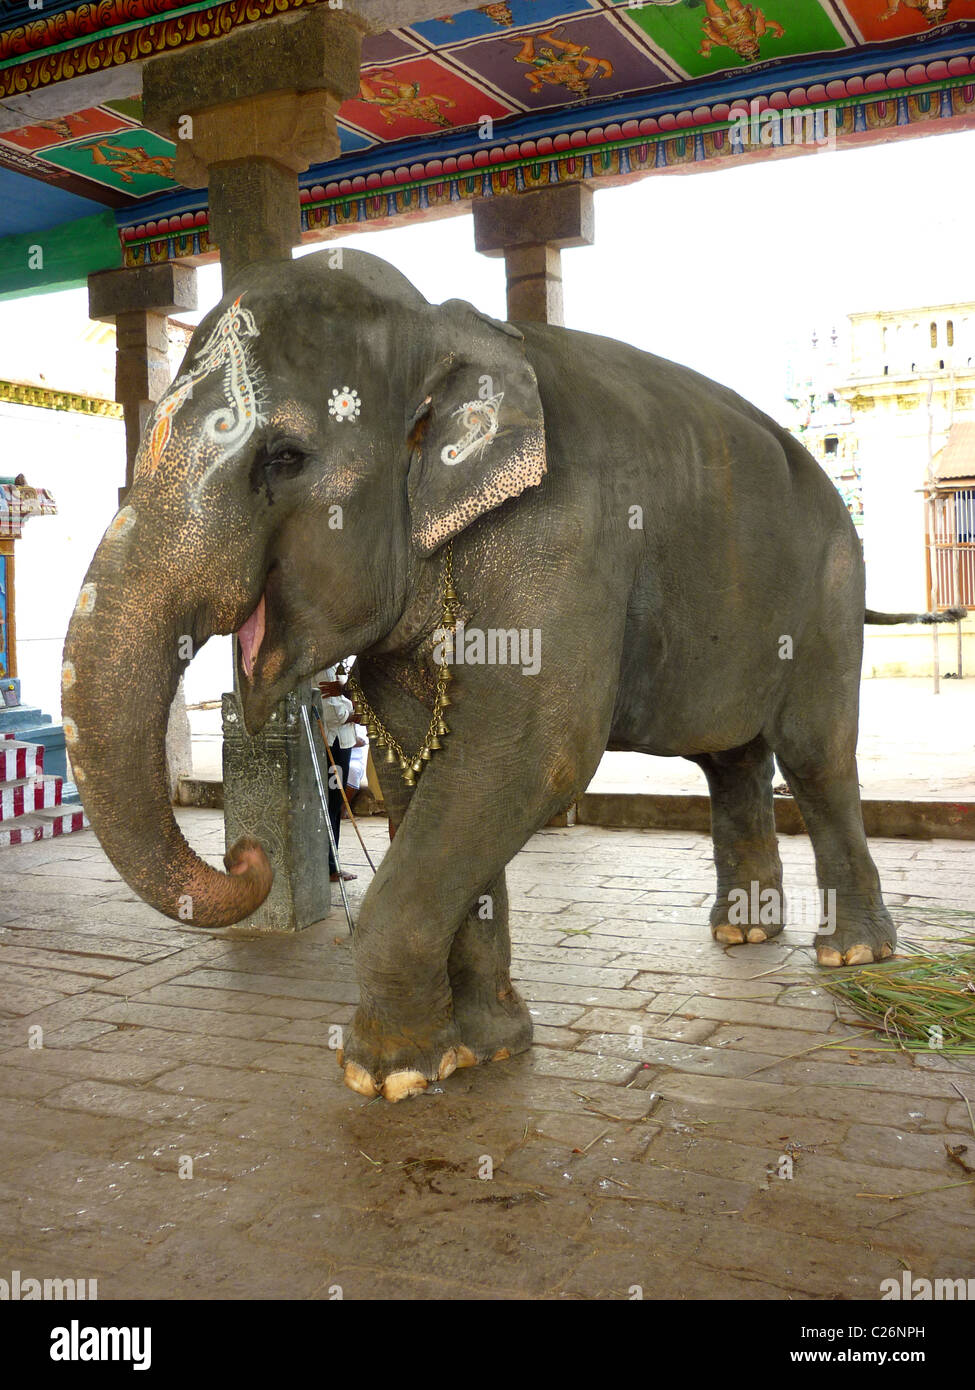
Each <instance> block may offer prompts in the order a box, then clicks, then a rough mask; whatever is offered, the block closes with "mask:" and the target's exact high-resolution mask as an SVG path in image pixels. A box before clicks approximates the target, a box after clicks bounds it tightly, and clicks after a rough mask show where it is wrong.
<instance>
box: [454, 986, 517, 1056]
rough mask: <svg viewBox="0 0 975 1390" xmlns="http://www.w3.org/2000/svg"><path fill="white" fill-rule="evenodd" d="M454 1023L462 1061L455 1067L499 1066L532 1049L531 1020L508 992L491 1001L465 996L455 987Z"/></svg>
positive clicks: (485, 998) (489, 999)
mask: <svg viewBox="0 0 975 1390" xmlns="http://www.w3.org/2000/svg"><path fill="white" fill-rule="evenodd" d="M453 993H454V1023H455V1024H456V1027H457V1035H458V1037H460V1038H463V1040H464V1044H463V1047H462V1048H461V1049H460V1051H461V1052H463V1054H464V1060H463V1061H461V1060H458V1063H457V1065H458V1066H467V1067H473V1066H477V1065H478V1064H479V1063H481V1062H503V1061H505V1060H506V1059H507V1058H509V1057H514V1056H515V1055H516V1054H517V1053H519V1052H526V1051H527V1050H528V1048H530V1047H531V1045H532V1019H531V1014H530V1013H529V1012H528V1005H527V1004H526V1003H525V1001H524V1000H523V999H522V998H521V996H520V994H518V992H517V991H516V990H514V989H512V988H510V987H509V988H508V989H507V990H504V991H501V992H499V993H498V994H496V995H494V996H493V997H485V996H484V995H483V994H480V993H474V992H472V993H470V994H466V993H465V992H464V990H463V988H462V987H458V986H457V985H456V984H455V985H454V987H453Z"/></svg>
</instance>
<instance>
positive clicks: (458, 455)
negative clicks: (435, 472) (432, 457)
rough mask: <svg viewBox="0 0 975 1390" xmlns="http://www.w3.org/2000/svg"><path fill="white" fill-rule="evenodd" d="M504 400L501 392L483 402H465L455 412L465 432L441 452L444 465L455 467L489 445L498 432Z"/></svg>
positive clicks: (454, 415) (454, 416) (455, 417)
mask: <svg viewBox="0 0 975 1390" xmlns="http://www.w3.org/2000/svg"><path fill="white" fill-rule="evenodd" d="M503 400H504V392H503V391H499V392H498V393H497V395H494V396H489V397H488V398H487V400H483V401H465V402H464V404H463V405H462V406H460V408H459V409H457V410H455V411H454V414H453V418H454V419H455V420H457V419H459V420H460V427H461V429H462V430H463V431H464V433H463V434H462V435H461V437H460V439H458V440H457V442H456V443H454V444H446V445H445V446H444V447H443V448H442V449H441V450H440V460H441V462H442V463H446V464H449V465H450V466H451V467H453V466H454V465H455V464H458V463H461V462H463V460H464V459H466V458H470V456H471V454H478V453H480V452H481V450H482V449H483V448H484V447H485V446H486V445H488V444H490V442H491V440H492V439H493V438H494V436H495V435H496V434H497V432H498V412H499V410H500V409H501V402H502V401H503Z"/></svg>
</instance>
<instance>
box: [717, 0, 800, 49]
mask: <svg viewBox="0 0 975 1390" xmlns="http://www.w3.org/2000/svg"><path fill="white" fill-rule="evenodd" d="M704 8H705V10H706V11H707V18H706V19H705V20H704V38H703V39H702V41H701V48H700V52H701V54H702V55H703V56H704V57H705V58H706V57H707V56H708V54H709V53H710V52H711V50H712V48H730V49H732V50H733V51H734V52H735V53H737V54H738V57H739V58H744V59H745V61H746V62H747V63H754V62H755V60H756V59H757V58H760V57H761V56H762V54H761V49H760V47H759V40H760V39H762V38H764V37H765V35H766V34H774V35H775V37H776V38H777V39H781V38H782V36H783V34H784V33H785V30H784V29H783V28H782V25H781V24H779V23H778V21H777V20H774V19H766V18H765V15H764V13H763V12H762V11H761V10H760V9H759V8H758V6H757V5H746V4H744V3H743V0H704Z"/></svg>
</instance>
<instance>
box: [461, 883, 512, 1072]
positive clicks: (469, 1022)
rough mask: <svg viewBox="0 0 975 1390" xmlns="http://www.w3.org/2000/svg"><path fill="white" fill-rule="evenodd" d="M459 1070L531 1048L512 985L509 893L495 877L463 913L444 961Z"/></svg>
mask: <svg viewBox="0 0 975 1390" xmlns="http://www.w3.org/2000/svg"><path fill="white" fill-rule="evenodd" d="M447 970H448V974H449V976H450V987H451V992H452V994H453V1002H454V1021H455V1023H456V1025H457V1032H458V1035H459V1037H460V1039H461V1045H460V1048H459V1050H458V1063H457V1064H458V1066H473V1065H474V1064H475V1063H477V1062H500V1061H503V1060H504V1059H505V1058H507V1057H513V1056H514V1055H515V1053H517V1052H524V1051H525V1050H526V1049H527V1048H529V1047H531V1041H532V1021H531V1015H530V1014H529V1012H528V1005H527V1004H526V1003H525V1001H524V1000H523V999H522V998H521V996H520V994H519V993H518V991H517V990H516V989H515V987H514V985H513V984H512V983H511V937H510V935H509V932H508V889H507V886H506V884H505V879H504V874H503V873H501V874H499V875H498V876H497V878H496V879H495V880H494V882H493V883H491V884H490V885H489V886H488V888H487V890H486V891H485V892H484V893H481V894H479V895H478V898H477V901H476V903H475V904H474V906H473V907H472V908H471V910H470V912H469V913H468V914H467V917H466V919H465V920H464V922H463V923H462V925H461V927H460V929H459V931H458V932H457V935H456V936H455V937H454V940H453V945H452V946H451V948H450V958H449V960H448V962H447Z"/></svg>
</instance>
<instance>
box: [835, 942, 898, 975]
mask: <svg viewBox="0 0 975 1390" xmlns="http://www.w3.org/2000/svg"><path fill="white" fill-rule="evenodd" d="M893 954H894V948H893V945H892V944H891V942H889V941H882V942H881V943H880V944H879V945H868V944H867V943H865V942H862V941H858V942H856V943H854V945H852V946H848V947H847V948H846V950H843V949H842V947H840V946H834V945H833V944H832V943H830V944H829V945H827V944H826V943H825V942H818V943H817V945H816V962H817V964H818V965H825V966H826V967H827V968H828V969H834V970H835V969H836V967H837V966H840V965H871V964H872V963H873V962H874V961H878V960H887V959H888V958H889V957H890V956H892V955H893Z"/></svg>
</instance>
